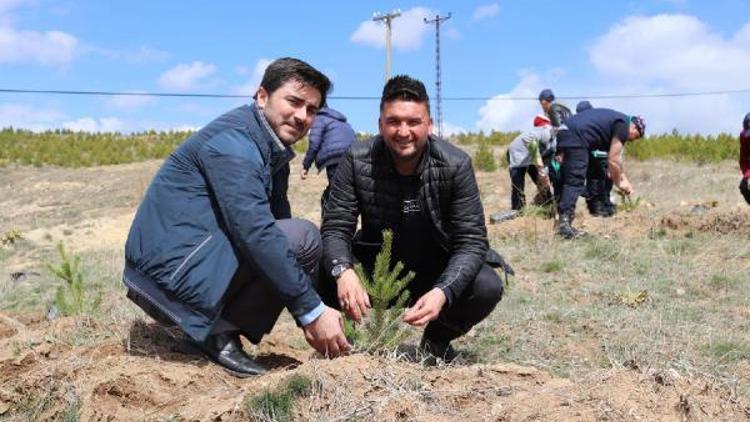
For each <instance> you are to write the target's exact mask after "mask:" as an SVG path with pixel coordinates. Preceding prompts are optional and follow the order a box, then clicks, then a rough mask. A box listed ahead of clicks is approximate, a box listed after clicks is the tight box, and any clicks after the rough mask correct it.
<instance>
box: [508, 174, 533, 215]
mask: <svg viewBox="0 0 750 422" xmlns="http://www.w3.org/2000/svg"><path fill="white" fill-rule="evenodd" d="M527 173H528V174H529V177H530V178H531V180H532V181H533V182H534V184H536V183H537V180H538V178H539V171H538V170H537V169H536V166H533V165H531V166H525V167H511V168H510V207H511V208H512V209H514V210H520V209H521V208H523V207H524V206H526V194H525V193H524V188H525V186H526V174H527Z"/></svg>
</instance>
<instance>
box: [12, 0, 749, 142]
mask: <svg viewBox="0 0 750 422" xmlns="http://www.w3.org/2000/svg"><path fill="white" fill-rule="evenodd" d="M397 8H398V9H400V10H401V12H402V16H401V17H400V18H397V19H396V20H394V31H393V44H394V50H393V54H392V69H391V72H392V74H396V73H406V74H409V75H411V76H414V77H417V78H419V79H421V80H422V81H424V82H425V84H426V85H427V87H428V90H429V92H430V94H431V95H434V84H435V70H434V69H435V57H434V50H435V42H434V26H428V25H425V24H424V23H423V22H422V18H423V17H426V16H427V17H432V16H434V15H435V14H437V13H439V14H441V15H446V14H447V13H448V12H451V13H452V16H453V17H452V18H451V19H450V20H449V21H447V22H446V23H445V24H444V25H443V26H442V32H441V38H442V43H441V54H442V71H443V92H442V94H443V96H444V97H482V98H493V100H489V101H487V100H482V101H445V102H444V103H443V110H444V113H443V114H444V122H445V130H446V132H455V131H461V130H464V131H477V130H479V129H482V130H491V129H498V130H523V129H525V128H528V127H530V126H531V121H532V118H533V116H534V114H536V113H538V112H539V106H538V103H536V102H535V101H510V100H508V99H507V98H508V97H510V98H516V97H535V96H536V95H537V93H538V92H539V90H541V89H542V88H546V87H549V88H552V89H553V90H554V91H555V92H556V94H557V95H558V96H583V97H586V96H591V95H630V94H643V93H676V92H696V91H724V90H741V89H749V88H750V1H747V0H716V1H711V2H708V1H697V0H651V1H609V2H604V1H588V0H587V1H567V2H560V1H551V0H550V1H521V0H506V1H496V2H492V1H476V2H474V1H462V2H449V1H438V2H423V3H419V2H417V3H404V2H391V1H382V2H343V1H329V2H326V1H321V2H310V1H285V2H250V1H213V2H206V1H166V0H162V1H149V2H146V1H137V0H131V1H71V0H67V1H53V0H0V88H11V89H16V88H27V89H62V90H107V91H126V92H178V93H179V92H191V93H193V92H194V93H227V94H238V93H241V94H248V100H247V101H250V100H249V96H250V94H251V93H252V92H253V91H254V89H255V87H256V86H257V83H258V81H259V75H260V74H261V73H262V70H263V69H264V66H265V65H266V64H267V63H268V62H269V61H270V60H272V59H274V58H278V57H283V56H295V57H299V58H302V59H304V60H306V61H308V62H309V63H311V64H312V65H314V66H316V67H317V68H319V69H320V70H322V71H323V72H325V73H326V74H328V75H329V77H331V79H332V80H333V81H334V91H333V93H332V95H333V96H378V95H379V93H380V90H381V89H382V85H383V79H384V62H385V50H384V33H385V30H384V27H383V26H382V25H378V24H376V23H374V22H372V21H371V17H372V14H373V12H376V11H380V12H387V11H390V10H393V9H397ZM247 101H243V100H239V99H184V98H181V99H178V98H146V97H73V96H49V95H18V94H2V93H0V126H3V127H5V126H11V125H12V126H14V127H26V128H31V129H46V128H59V127H66V128H71V129H80V130H91V131H97V130H119V131H133V130H144V129H150V128H154V129H162V130H164V129H179V128H197V127H200V126H201V125H203V124H205V123H207V122H209V121H210V120H211V119H213V118H214V117H216V116H217V115H219V114H221V113H222V112H224V111H226V110H228V109H230V108H232V107H234V106H236V105H239V104H242V103H243V102H247ZM562 102H563V103H567V104H568V105H570V106H571V107H574V106H575V103H576V102H577V99H566V100H562ZM592 102H593V103H594V105H595V106H608V107H613V108H617V109H619V110H621V111H623V112H626V113H629V114H642V115H644V116H645V117H646V119H647V122H648V128H649V129H648V130H649V132H651V133H654V132H665V131H670V130H671V129H672V128H677V129H678V130H680V131H681V132H686V133H704V134H711V133H718V132H722V131H723V132H730V133H735V132H738V131H739V128H740V124H741V121H742V117H743V116H744V114H745V113H746V112H748V111H750V93H739V94H728V95H715V96H703V97H677V98H644V99H597V100H592ZM330 105H331V106H333V107H335V108H337V109H339V110H340V111H342V112H343V113H344V114H346V115H347V116H348V117H349V119H350V121H351V122H352V124H353V126H354V128H355V129H356V130H358V131H364V132H373V131H375V130H376V127H377V106H378V104H377V101H371V100H365V101H355V100H336V99H334V100H331V101H330Z"/></svg>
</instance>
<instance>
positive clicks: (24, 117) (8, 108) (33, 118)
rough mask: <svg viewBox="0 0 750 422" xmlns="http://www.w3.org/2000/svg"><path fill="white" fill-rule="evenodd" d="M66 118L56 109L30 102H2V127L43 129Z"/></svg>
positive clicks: (0, 120) (0, 115)
mask: <svg viewBox="0 0 750 422" xmlns="http://www.w3.org/2000/svg"><path fill="white" fill-rule="evenodd" d="M62 118H64V114H63V113H60V112H58V111H56V110H50V109H45V108H39V107H34V106H31V105H28V104H18V103H8V104H0V128H5V127H10V126H12V127H14V128H23V129H29V130H35V131H42V130H46V129H49V128H52V127H54V126H55V122H57V121H59V120H60V119H62Z"/></svg>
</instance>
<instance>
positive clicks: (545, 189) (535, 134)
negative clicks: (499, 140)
mask: <svg viewBox="0 0 750 422" xmlns="http://www.w3.org/2000/svg"><path fill="white" fill-rule="evenodd" d="M552 142H553V134H552V125H551V124H550V121H549V118H547V116H544V115H538V116H536V117H535V118H534V129H531V130H529V131H526V132H523V133H521V134H520V135H518V136H517V137H516V138H515V139H513V141H512V142H511V143H510V145H509V146H508V152H507V155H508V170H509V171H510V182H511V195H510V203H511V208H512V209H514V210H520V209H522V208H523V207H524V206H525V205H526V195H525V194H524V187H525V184H526V183H525V179H526V174H528V175H529V177H530V178H531V180H532V181H533V182H534V184H536V185H537V188H538V189H539V192H540V196H539V198H540V202H541V203H540V204H538V205H547V204H548V203H551V201H552V189H551V186H550V179H549V176H548V169H547V166H546V165H545V162H544V160H543V157H545V156H547V151H552V150H554V145H553V144H552ZM552 155H554V154H552Z"/></svg>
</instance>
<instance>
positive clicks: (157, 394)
mask: <svg viewBox="0 0 750 422" xmlns="http://www.w3.org/2000/svg"><path fill="white" fill-rule="evenodd" d="M81 324H85V323H82V322H81V321H80V320H75V319H70V318H69V319H65V320H64V321H54V322H46V323H39V324H37V325H36V326H34V327H33V328H32V329H31V331H30V333H28V334H27V335H28V336H29V337H27V338H34V336H38V335H42V334H43V333H47V338H48V341H43V342H40V343H35V342H31V343H29V344H28V347H27V348H26V349H24V350H23V351H22V352H21V353H19V354H18V355H17V356H15V357H10V358H5V359H2V360H0V379H2V381H0V405H2V404H3V403H5V405H7V407H8V409H9V410H8V412H9V415H10V416H11V417H17V418H19V419H20V418H23V417H24V416H27V415H28V414H29V413H28V412H29V408H30V407H34V406H30V405H29V403H31V404H32V405H35V404H38V403H41V401H42V400H46V403H47V404H46V405H45V407H44V408H43V409H42V411H41V412H38V413H35V414H34V415H35V416H36V417H37V419H40V420H54V419H59V418H60V417H61V415H62V414H63V412H64V411H66V409H69V408H70V406H71V403H78V405H79V406H80V409H79V412H80V418H81V420H156V419H163V418H168V417H173V416H174V415H177V414H179V415H180V417H182V418H184V419H185V420H230V421H234V420H237V421H239V420H246V419H247V417H248V416H249V413H248V412H250V411H251V410H252V409H250V410H248V409H247V408H246V407H245V404H243V399H244V398H245V397H248V396H250V397H252V396H255V395H257V394H260V393H262V392H263V391H267V390H269V389H273V388H276V387H277V386H278V385H280V383H281V382H282V381H283V380H285V379H287V378H288V377H289V376H290V375H292V374H300V375H303V376H305V377H308V378H310V379H312V380H315V385H317V386H318V388H317V389H316V390H315V391H314V393H313V395H312V396H311V397H308V398H305V399H303V400H298V401H297V402H296V403H295V406H294V410H293V413H294V417H295V418H296V419H303V420H319V419H328V420H332V419H338V418H342V419H369V420H403V419H412V420H430V421H452V420H455V418H456V417H461V418H462V419H464V420H487V418H491V419H493V420H529V419H544V420H593V419H602V418H603V419H615V420H626V419H632V418H641V419H644V420H675V421H677V420H682V419H683V418H685V417H686V415H687V416H695V417H697V418H698V419H735V420H738V419H743V418H745V417H746V416H747V414H746V409H744V408H743V407H742V405H741V404H739V403H737V402H736V401H735V400H734V399H733V398H732V397H731V395H730V394H729V392H728V391H725V390H722V389H720V388H718V387H714V386H712V385H710V384H707V383H705V382H702V381H693V380H691V379H688V378H681V377H679V376H677V375H672V376H670V378H669V382H664V381H663V380H664V379H666V378H664V377H661V378H659V377H656V376H654V375H653V374H648V373H642V372H639V371H635V370H624V369H623V370H611V371H597V372H595V373H592V374H591V375H590V376H589V377H587V378H586V379H583V380H579V381H577V382H574V381H571V380H567V379H562V378H558V377H555V376H553V375H551V374H549V373H547V372H544V371H540V370H537V369H534V368H528V367H523V366H518V365H511V364H490V365H476V364H474V365H467V366H442V367H437V368H429V367H423V366H421V365H419V364H415V363H409V362H406V361H401V360H398V359H393V358H385V357H373V356H367V355H353V356H349V357H345V358H341V359H337V360H334V361H327V360H319V359H317V358H315V356H314V355H313V354H312V353H310V349H309V348H305V347H303V346H301V345H300V344H299V341H298V340H299V333H298V329H297V328H296V327H294V325H293V323H290V322H288V321H285V322H282V323H281V324H280V325H279V327H277V330H275V331H274V332H273V333H272V334H271V335H270V336H269V337H268V338H267V339H266V340H265V341H264V342H263V343H262V346H261V347H259V348H256V349H255V353H257V355H258V358H259V360H260V361H262V362H264V363H265V364H267V365H268V366H269V367H270V368H271V371H270V373H269V374H268V375H265V376H261V377H257V378H250V379H237V378H233V377H232V376H230V375H228V374H226V373H225V372H224V371H223V370H221V369H220V368H218V367H217V366H216V365H213V364H210V363H208V362H207V361H206V360H205V359H203V358H201V357H200V356H198V355H195V354H193V353H191V352H190V351H189V350H188V349H184V348H182V347H181V346H180V345H179V340H178V339H179V337H178V336H175V335H174V334H175V332H174V329H171V328H165V327H161V326H158V325H155V324H152V323H145V322H139V321H135V322H133V323H132V325H131V329H130V331H129V332H128V335H126V337H125V338H110V339H105V340H103V341H99V342H96V343H95V344H90V345H86V346H80V347H72V346H69V345H66V344H63V343H62V342H61V341H59V340H52V341H50V340H49V339H50V336H49V333H53V332H56V333H57V336H62V335H65V332H66V330H73V329H76V327H80V326H81ZM292 334H294V336H291V335H292ZM12 339H13V336H11V337H10V338H6V339H3V340H2V342H3V343H2V345H3V347H6V346H7V345H8V342H9V341H11V340H12ZM660 379H661V380H662V381H659V380H660ZM53 380H54V381H53ZM71 397H73V398H71ZM76 400H77V401H76Z"/></svg>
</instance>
